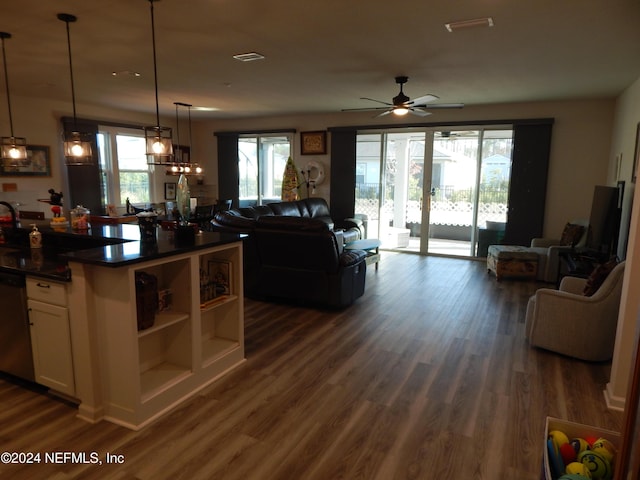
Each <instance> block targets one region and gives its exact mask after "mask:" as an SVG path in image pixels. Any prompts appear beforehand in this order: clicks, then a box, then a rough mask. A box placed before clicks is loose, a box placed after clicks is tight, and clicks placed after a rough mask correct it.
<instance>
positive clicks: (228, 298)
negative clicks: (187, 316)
mask: <svg viewBox="0 0 640 480" xmlns="http://www.w3.org/2000/svg"><path fill="white" fill-rule="evenodd" d="M237 299H238V296H237V295H220V296H219V297H217V298H214V299H213V300H209V301H207V302H205V303H201V304H200V312H202V313H205V312H208V311H210V310H213V309H214V308H217V307H220V306H221V305H224V304H225V303H229V302H233V301H234V300H237Z"/></svg>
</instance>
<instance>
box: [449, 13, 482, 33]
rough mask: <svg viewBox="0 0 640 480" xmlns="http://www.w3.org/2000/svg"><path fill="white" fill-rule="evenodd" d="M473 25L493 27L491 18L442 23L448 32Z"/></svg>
mask: <svg viewBox="0 0 640 480" xmlns="http://www.w3.org/2000/svg"><path fill="white" fill-rule="evenodd" d="M473 27H493V18H491V17H486V18H474V19H473V20H461V21H459V22H450V23H445V24H444V28H446V29H447V31H448V32H453V31H454V30H461V29H464V28H473Z"/></svg>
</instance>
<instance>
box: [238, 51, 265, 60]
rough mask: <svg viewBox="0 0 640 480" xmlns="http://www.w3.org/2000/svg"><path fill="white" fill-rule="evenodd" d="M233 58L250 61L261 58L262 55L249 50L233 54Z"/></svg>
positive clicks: (262, 57)
mask: <svg viewBox="0 0 640 480" xmlns="http://www.w3.org/2000/svg"><path fill="white" fill-rule="evenodd" d="M233 58H235V59H236V60H240V61H241V62H252V61H254V60H263V59H264V55H261V54H259V53H256V52H249V53H240V54H238V55H234V56H233Z"/></svg>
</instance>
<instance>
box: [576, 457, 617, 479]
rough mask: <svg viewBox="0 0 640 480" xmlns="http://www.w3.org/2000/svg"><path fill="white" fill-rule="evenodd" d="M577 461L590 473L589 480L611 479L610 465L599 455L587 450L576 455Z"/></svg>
mask: <svg viewBox="0 0 640 480" xmlns="http://www.w3.org/2000/svg"><path fill="white" fill-rule="evenodd" d="M578 461H579V462H581V463H583V464H584V465H586V467H587V468H588V469H589V470H590V471H591V478H594V479H595V480H609V479H610V478H611V475H612V471H611V464H610V463H609V461H608V460H607V459H606V458H604V457H603V456H602V455H601V454H599V453H597V452H593V451H591V450H587V451H586V452H582V453H581V454H579V455H578Z"/></svg>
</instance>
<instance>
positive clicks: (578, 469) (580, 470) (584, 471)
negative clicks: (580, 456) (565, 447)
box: [565, 462, 591, 478]
mask: <svg viewBox="0 0 640 480" xmlns="http://www.w3.org/2000/svg"><path fill="white" fill-rule="evenodd" d="M565 471H566V473H568V474H570V475H579V476H581V477H582V478H585V477H586V478H591V470H589V467H588V466H587V465H585V464H584V463H580V462H571V463H570V464H569V465H567V468H566V470H565Z"/></svg>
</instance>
